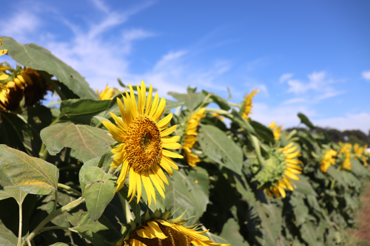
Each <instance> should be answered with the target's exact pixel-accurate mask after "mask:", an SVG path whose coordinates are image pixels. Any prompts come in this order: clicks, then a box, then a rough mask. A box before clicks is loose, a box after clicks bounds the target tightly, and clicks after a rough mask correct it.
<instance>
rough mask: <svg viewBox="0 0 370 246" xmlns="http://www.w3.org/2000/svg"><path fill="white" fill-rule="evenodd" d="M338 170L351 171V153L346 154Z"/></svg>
mask: <svg viewBox="0 0 370 246" xmlns="http://www.w3.org/2000/svg"><path fill="white" fill-rule="evenodd" d="M340 168H342V169H347V170H351V152H349V151H347V152H346V159H344V161H343V163H342V165H340Z"/></svg>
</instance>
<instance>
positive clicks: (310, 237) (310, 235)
mask: <svg viewBox="0 0 370 246" xmlns="http://www.w3.org/2000/svg"><path fill="white" fill-rule="evenodd" d="M315 227H316V226H315V224H314V222H312V221H307V222H306V223H304V224H303V225H302V226H301V227H300V231H301V236H302V238H303V240H305V241H306V243H308V245H320V243H319V242H318V241H317V239H316V230H315Z"/></svg>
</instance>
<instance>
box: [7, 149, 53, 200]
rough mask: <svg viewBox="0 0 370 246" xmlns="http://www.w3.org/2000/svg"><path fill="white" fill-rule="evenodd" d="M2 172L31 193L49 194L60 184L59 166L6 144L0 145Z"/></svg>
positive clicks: (14, 183) (13, 182) (12, 181)
mask: <svg viewBox="0 0 370 246" xmlns="http://www.w3.org/2000/svg"><path fill="white" fill-rule="evenodd" d="M0 173H2V175H4V176H6V177H7V179H8V180H9V181H10V182H11V183H12V184H13V185H14V186H17V187H18V188H19V189H21V190H22V191H25V192H27V193H30V194H40V195H47V194H49V193H50V192H52V191H55V190H56V189H57V185H58V177H59V172H58V168H57V167H55V166H54V165H52V164H50V163H48V162H46V161H44V160H42V159H38V158H35V157H30V156H28V155H27V154H25V153H23V152H21V151H18V150H15V149H12V148H9V147H8V146H6V145H0ZM2 175H0V176H2Z"/></svg>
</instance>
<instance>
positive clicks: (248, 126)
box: [231, 109, 257, 135]
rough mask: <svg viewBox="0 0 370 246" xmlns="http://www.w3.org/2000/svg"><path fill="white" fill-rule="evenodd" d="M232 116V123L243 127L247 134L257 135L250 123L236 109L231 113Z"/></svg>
mask: <svg viewBox="0 0 370 246" xmlns="http://www.w3.org/2000/svg"><path fill="white" fill-rule="evenodd" d="M231 114H232V116H233V118H232V121H234V122H235V123H237V124H238V125H240V126H241V127H243V128H244V129H245V130H246V131H247V132H249V133H251V134H254V135H257V133H256V131H255V130H254V128H253V127H252V125H251V124H250V123H249V122H247V121H245V120H244V119H243V118H242V116H241V115H240V114H239V113H238V112H237V111H236V110H235V109H233V110H232V111H231Z"/></svg>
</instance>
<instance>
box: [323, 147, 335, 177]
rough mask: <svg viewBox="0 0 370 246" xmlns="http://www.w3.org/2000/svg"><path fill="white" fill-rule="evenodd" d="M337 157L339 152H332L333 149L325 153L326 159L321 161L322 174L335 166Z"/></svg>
mask: <svg viewBox="0 0 370 246" xmlns="http://www.w3.org/2000/svg"><path fill="white" fill-rule="evenodd" d="M336 155H337V151H335V150H332V149H330V150H327V151H326V152H325V154H324V158H323V159H322V160H321V166H320V170H321V172H323V173H326V172H327V171H328V168H329V167H330V165H334V164H335V157H336Z"/></svg>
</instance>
